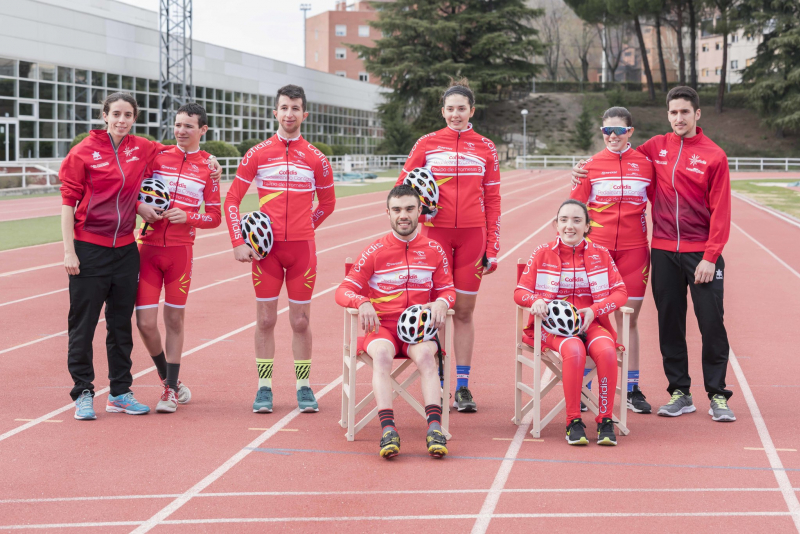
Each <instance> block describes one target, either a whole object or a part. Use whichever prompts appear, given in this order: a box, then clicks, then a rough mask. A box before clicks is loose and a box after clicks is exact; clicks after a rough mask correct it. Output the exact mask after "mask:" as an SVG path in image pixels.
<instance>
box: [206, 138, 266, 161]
mask: <svg viewBox="0 0 800 534" xmlns="http://www.w3.org/2000/svg"><path fill="white" fill-rule="evenodd" d="M261 141H263V139H260V138H258V137H251V138H250V139H245V140H244V141H242V142H241V143H239V144H238V145H236V148H237V149H238V150H239V155H240V156H244V155H245V154H247V151H248V150H250V149H251V148H253V147H254V146H256V145H257V144H258V143H260V142H261ZM214 155H215V156H216V154H214Z"/></svg>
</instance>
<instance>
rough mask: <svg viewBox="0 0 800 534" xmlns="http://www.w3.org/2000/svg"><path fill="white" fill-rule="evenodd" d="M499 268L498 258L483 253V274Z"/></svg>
mask: <svg viewBox="0 0 800 534" xmlns="http://www.w3.org/2000/svg"><path fill="white" fill-rule="evenodd" d="M496 270H497V258H487V257H486V254H484V255H483V274H484V275H487V274H492V273H493V272H495V271H496Z"/></svg>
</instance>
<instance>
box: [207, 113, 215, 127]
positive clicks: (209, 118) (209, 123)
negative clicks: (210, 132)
mask: <svg viewBox="0 0 800 534" xmlns="http://www.w3.org/2000/svg"><path fill="white" fill-rule="evenodd" d="M208 127H209V128H213V127H214V116H213V115H209V116H208Z"/></svg>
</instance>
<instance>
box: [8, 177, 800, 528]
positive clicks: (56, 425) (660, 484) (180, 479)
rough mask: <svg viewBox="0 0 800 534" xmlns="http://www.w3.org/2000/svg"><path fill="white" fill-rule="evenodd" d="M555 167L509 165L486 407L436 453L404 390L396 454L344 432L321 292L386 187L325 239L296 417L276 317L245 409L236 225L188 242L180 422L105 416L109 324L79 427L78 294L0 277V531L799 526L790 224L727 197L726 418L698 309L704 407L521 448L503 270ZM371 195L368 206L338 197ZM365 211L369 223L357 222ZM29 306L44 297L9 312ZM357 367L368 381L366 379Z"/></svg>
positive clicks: (650, 317) (46, 272) (284, 334)
mask: <svg viewBox="0 0 800 534" xmlns="http://www.w3.org/2000/svg"><path fill="white" fill-rule="evenodd" d="M565 174H566V172H565V171H552V170H551V171H541V172H540V171H534V172H511V173H507V174H506V175H504V177H503V178H504V185H503V186H502V192H503V211H504V214H505V215H504V217H503V234H502V243H501V244H502V251H501V252H502V253H503V254H508V255H507V256H506V257H505V259H504V260H503V262H502V263H501V266H500V269H499V270H498V272H497V273H496V274H494V275H492V276H489V277H487V278H486V279H485V281H484V286H485V287H484V288H483V289H482V290H481V294H480V295H481V296H480V298H479V304H478V308H477V311H476V319H477V333H476V350H475V358H474V359H475V361H474V365H473V371H472V380H471V382H470V387H471V389H472V391H473V393H474V394H475V396H476V400H477V402H478V404H479V408H480V411H479V412H478V413H477V414H470V415H467V414H458V413H455V412H454V413H452V414H451V432H452V434H453V439H452V440H451V441H450V443H449V444H448V447H449V449H450V456H449V457H447V458H446V459H444V460H442V461H435V460H432V459H430V458H429V457H428V456H427V454H426V453H425V447H424V435H425V434H424V432H425V424H424V421H423V420H422V418H420V417H419V416H418V415H416V414H415V413H413V412H412V411H411V409H410V408H407V407H406V406H404V405H403V404H402V403H400V402H397V403H396V404H395V409H396V413H397V422H398V426H399V429H400V433H401V435H402V439H403V447H402V454H401V455H400V456H399V457H398V458H396V459H395V460H393V461H391V462H387V461H384V460H382V459H380V458H379V457H378V455H377V441H378V437H379V436H378V434H379V430H378V428H379V427H378V423H377V421H375V422H373V423H372V424H371V425H369V426H368V427H367V428H366V429H364V430H363V431H362V432H361V433H359V434H358V435H357V436H356V438H357V439H356V441H355V442H350V443H348V442H347V441H346V440H345V438H344V430H343V429H341V428H340V427H339V425H338V424H337V421H338V419H339V402H340V392H339V379H340V374H341V360H340V358H341V339H342V338H341V336H342V323H341V316H342V312H341V309H340V308H339V307H338V306H336V304H335V303H334V301H333V294H332V291H328V290H330V289H331V288H335V287H336V285H337V284H338V283H339V281H340V280H341V272H342V264H343V262H344V258H345V257H347V256H354V255H356V254H358V253H359V252H360V251H361V250H362V249H363V247H364V246H365V245H366V244H367V243H368V242H369V241H370V240H371V239H374V238H371V237H369V236H372V235H374V234H377V233H379V232H382V231H385V230H387V229H388V225H387V224H386V222H385V220H384V219H383V218H382V217H381V216H380V213H381V211H382V210H381V205H380V204H376V203H377V202H380V201H382V200H383V198H385V197H384V195H385V193H373V194H366V195H360V196H355V197H347V198H343V199H341V200H340V201H339V202H338V204H337V208H338V210H339V211H337V212H335V213H334V215H332V216H331V218H330V219H329V220H328V221H326V223H325V225H324V226H323V228H322V229H321V230H320V232H319V233H318V237H317V249H318V251H320V256H319V274H318V281H317V285H316V292H317V294H318V295H319V298H316V299H315V301H314V304H313V305H312V310H313V313H312V324H313V331H314V346H315V349H314V365H313V367H312V385H313V386H314V389H315V391H316V392H317V396H318V398H319V399H320V412H319V413H318V414H297V412H296V410H295V406H296V404H295V393H294V387H293V386H294V377H293V367H292V361H291V352H290V350H289V341H290V333H289V325H288V322H287V320H286V318H285V317H280V318H279V324H278V329H277V337H278V339H277V346H278V347H279V349H278V354H277V355H276V356H277V357H276V363H275V371H274V378H275V386H274V389H275V400H276V406H275V412H274V413H272V414H268V415H267V414H253V413H252V412H251V409H250V406H251V404H252V401H253V397H254V394H255V390H256V373H255V365H254V361H253V358H254V357H253V349H252V344H253V337H252V327H250V328H246V327H247V325H250V324H251V323H252V321H253V320H254V315H255V314H254V308H255V306H254V304H253V302H254V299H253V290H252V288H251V282H250V277H249V268H248V266H244V265H240V264H237V263H236V262H234V261H233V258H232V257H231V256H232V255H231V253H230V242H229V239H228V237H227V232H224V233H219V234H218V235H210V234H214V233H217V232H222V230H224V229H217V230H215V231H212V232H207V233H206V234H205V235H209V237H206V238H203V239H200V240H198V241H197V244H196V245H195V258H196V259H197V262H196V263H195V269H194V280H193V282H192V284H193V286H192V296H191V298H190V299H189V305H188V307H187V317H186V325H187V326H186V327H187V335H186V344H185V345H186V347H185V350H186V355H185V356H186V359H185V361H184V365H183V366H182V373H181V375H182V376H181V378H182V379H183V380H184V381H185V382H186V383H187V384H188V385H189V386H190V387H191V388H192V391H193V394H194V396H193V399H192V401H191V403H190V404H188V405H186V406H181V407H180V409H179V410H178V412H177V413H176V414H174V415H170V416H166V415H161V414H150V415H147V416H139V417H135V416H127V415H122V414H107V413H106V412H104V411H102V408H103V403H104V402H105V400H106V394H107V391H104V392H101V388H104V387H105V386H107V380H106V379H105V378H103V377H104V376H105V375H106V374H107V369H106V362H105V348H104V338H103V337H104V332H103V329H102V325H101V328H99V329H98V333H97V336H96V338H95V354H96V358H95V365H96V373H97V376H98V379H97V381H96V387H97V389H98V395H97V399H96V401H97V402H96V403H95V408H96V409H98V420H97V421H94V422H79V421H75V420H74V419H73V418H72V414H73V410H72V406H71V403H70V402H69V396H68V392H69V389H70V378H69V374H68V373H67V370H66V365H65V363H66V362H65V357H64V356H65V354H66V341H67V340H66V336H65V335H55V336H54V334H58V333H59V332H61V331H63V330H65V329H66V312H67V307H68V298H67V294H66V292H65V291H60V292H57V291H58V290H59V289H63V288H64V287H65V286H66V277H65V275H64V274H63V270H62V268H61V267H43V268H40V269H36V270H29V271H26V272H22V273H18V274H10V275H6V276H0V324H2V325H3V328H2V331H0V376H2V377H3V385H4V387H2V388H0V406H2V407H3V412H2V413H3V415H2V416H0V480H2V481H3V484H2V487H0V531H2V530H4V529H9V530H10V529H11V528H15V529H17V528H25V527H26V526H27V527H28V528H32V527H33V526H34V525H37V526H39V528H44V529H45V530H51V531H60V530H65V529H71V530H72V531H74V530H76V529H80V531H87V532H131V531H134V530H135V529H137V528H139V531H140V532H144V531H147V529H150V528H152V530H153V531H155V532H169V531H176V532H177V531H186V529H187V527H188V529H190V531H192V532H197V531H200V532H220V531H223V532H263V531H269V532H284V531H306V532H307V531H326V532H368V531H369V532H374V531H410V530H412V529H420V530H421V529H431V528H433V529H436V530H441V531H444V532H463V531H468V530H473V532H484V531H486V530H487V529H488V530H489V531H493V532H501V531H502V532H506V533H508V532H531V531H545V530H546V531H559V532H560V531H565V532H574V531H576V530H577V531H592V530H597V529H603V530H609V529H613V530H615V531H624V530H630V529H637V530H640V531H643V532H655V531H659V532H660V531H668V530H669V531H676V530H679V531H707V530H710V529H711V528H712V527H711V525H713V529H714V530H715V531H729V532H756V531H762V532H765V531H770V532H795V531H797V527H796V525H800V506H799V505H798V503H797V497H796V493H795V490H794V489H792V488H793V487H794V488H796V487H798V486H800V456H798V452H796V451H794V450H793V449H794V448H795V447H796V445H795V440H794V429H796V428H798V423H799V422H800V421H798V415H797V414H796V413H795V411H794V410H793V409H792V406H793V402H792V400H793V399H794V397H795V396H796V392H797V388H798V387H800V378H798V377H800V361H798V359H797V358H796V357H795V354H794V347H793V346H792V347H791V348H790V344H789V338H790V334H789V332H791V329H792V328H794V323H795V322H796V319H795V320H792V319H791V317H792V316H793V315H792V314H791V312H790V311H788V312H785V311H783V310H781V309H777V310H776V307H775V305H774V304H773V303H774V302H776V301H778V299H781V297H783V296H790V295H797V294H798V292H799V291H800V251H798V250H797V248H796V247H794V246H789V244H792V243H797V242H799V241H800V227H797V226H794V225H792V224H791V223H790V222H787V221H783V220H780V219H778V218H776V217H775V216H774V215H771V214H769V213H766V212H764V211H761V210H758V209H757V208H755V207H753V206H751V205H749V204H746V203H744V202H742V201H740V200H738V199H734V201H733V202H734V211H733V220H734V223H735V226H734V228H733V230H732V233H731V240H730V242H729V244H728V245H727V247H726V248H725V254H724V255H725V259H726V264H727V270H726V277H727V278H728V280H727V282H726V287H727V295H726V304H727V323H726V324H727V328H728V333H729V337H730V341H731V346H732V349H733V352H734V354H735V358H733V357H732V362H731V366H730V367H729V373H728V381H729V383H730V388H731V389H732V390H733V391H734V397H733V398H732V401H731V407H732V408H733V409H734V410H735V411H736V415H737V417H738V421H737V422H736V423H728V424H721V423H713V422H712V421H711V420H710V417H709V416H708V415H706V410H707V401H706V399H705V395H704V394H703V391H702V387H701V384H702V373H701V369H700V357H699V351H700V342H699V335H698V333H697V328H696V326H695V324H696V323H695V322H694V319H693V318H692V316H691V315H690V316H689V329H688V330H689V347H690V354H691V366H690V370H691V372H692V376H693V377H694V379H695V384H696V386H695V388H694V390H693V391H694V393H696V395H695V403H696V405H697V406H698V411H697V412H696V413H694V414H688V415H684V416H682V417H680V418H677V419H667V418H660V417H657V416H655V415H636V414H631V416H630V417H629V419H628V422H629V427H630V429H631V434H630V435H629V436H626V437H620V438H619V442H620V444H619V446H618V447H616V448H602V447H598V446H596V445H590V446H588V447H585V448H572V447H569V446H567V445H566V443H565V442H564V438H563V427H561V425H560V424H559V423H558V422H554V423H553V424H552V425H550V426H548V427H547V428H546V429H545V430H544V432H543V436H542V440H540V441H522V439H523V438H528V439H530V438H531V436H530V434H529V433H528V432H527V431H528V430H529V425H527V426H523V427H519V428H518V427H516V426H514V425H512V424H511V423H510V419H511V417H512V415H513V389H512V384H513V352H512V344H513V327H514V319H513V317H514V315H513V314H514V306H513V301H512V293H513V288H514V285H515V269H513V268H512V267H513V263H515V262H516V259H517V258H519V257H527V256H528V255H529V254H530V251H531V250H532V248H533V247H534V246H535V245H537V244H539V243H542V242H544V241H547V240H548V239H550V237H551V236H552V232H551V231H550V230H549V228H547V229H545V230H542V231H541V232H539V233H537V234H536V235H534V236H533V237H532V238H530V239H528V238H529V236H530V235H531V234H532V233H533V232H535V231H536V230H537V229H539V228H540V227H542V226H543V225H544V224H545V223H546V222H547V221H549V220H551V219H552V217H553V215H554V213H555V209H556V207H557V205H558V204H559V203H560V201H561V200H562V199H563V198H564V197H565V196H566V193H567V188H568V186H567V183H566V179H565ZM748 176H750V177H753V176H754V175H753V174H748ZM523 188H526V189H523ZM548 193H550V194H549V195H548V196H544V195H547V194H548ZM539 197H543V198H541V199H539V200H536V201H533V200H534V199H537V198H539ZM6 202H11V201H6ZM6 202H3V203H2V204H0V207H2V206H3V205H5V204H6ZM362 204H370V205H367V206H365V207H364V208H362V209H349V210H346V209H345V208H349V207H356V206H359V205H362ZM370 215H376V217H375V218H374V219H367V220H365V221H361V222H352V221H355V220H357V219H362V218H364V217H368V216H370ZM348 222H352V223H351V224H348ZM337 224H342V226H335V225H337ZM745 232H746V234H745ZM356 240H358V241H356ZM354 241H356V242H354ZM347 243H349V244H347ZM517 245H521V246H520V247H519V248H518V249H517V250H515V251H513V252H510V251H511V249H512V248H513V247H515V246H517ZM765 249H768V250H769V251H771V252H772V253H773V254H775V255H776V256H777V257H778V258H776V257H773V256H772V255H771V254H770V253H769V252H767V251H766V250H765ZM60 250H61V249H60V247H59V246H58V245H50V246H40V247H34V248H30V249H22V250H17V251H9V252H6V253H2V254H0V265H2V267H0V274H3V273H9V272H13V271H18V270H25V269H32V268H34V267H39V266H42V265H49V264H53V263H59V261H60V260H61V253H60ZM216 252H221V253H220V254H216V255H212V256H208V257H206V258H202V259H200V258H201V257H202V256H205V255H208V254H214V253H216ZM509 252H510V253H509ZM781 262H783V263H781ZM235 277H238V278H235ZM212 284H216V285H212ZM50 292H54V293H51V294H47V295H43V294H44V293H50ZM37 295H43V296H37ZM28 297H36V298H30V299H28V300H23V301H21V302H15V301H18V300H20V299H26V298H28ZM765 297H766V298H765ZM776 297H777V298H776ZM781 300H785V299H781ZM281 302H282V305H283V303H285V299H283V297H282V301H281ZM645 302H646V304H645V306H644V311H643V313H642V317H641V319H640V329H641V332H642V366H641V367H642V369H641V376H642V388H643V390H644V391H645V393H646V394H647V395H648V400H649V401H650V402H651V403H652V404H653V405H654V406H656V407H657V406H658V405H660V404H662V403H664V402H666V400H667V395H666V392H665V388H666V380H665V378H664V374H663V371H662V369H661V361H660V357H659V352H658V341H657V331H656V324H655V310H654V306H653V304H652V301H651V300H650V298H649V297H648V299H647V300H646V301H645ZM790 309H791V308H790ZM237 330H238V332H237ZM46 336H52V337H46ZM42 339H43V340H42ZM40 340H41V341H40ZM137 341H138V340H137ZM20 345H24V346H20ZM133 357H134V369H133V370H134V373H141V375H140V376H138V377H137V378H136V380H135V381H134V390H135V391H136V394H137V398H139V400H141V401H143V402H145V403H147V404H149V405H150V406H151V407H153V406H154V405H155V403H156V402H157V398H158V394H159V388H157V387H156V385H157V380H156V379H155V373H154V372H153V371H152V370H151V369H150V368H151V361H150V358H149V357H148V356H147V354H146V352H145V351H144V349H143V347H142V346H141V344H140V343H137V344H136V346H135V348H134V355H133ZM148 370H149V371H148ZM358 376H359V384H360V390H361V391H362V392H366V391H367V390H368V388H369V381H370V377H369V375H368V372H367V371H366V370H362V371H360V373H359V375H358ZM743 379H744V380H745V381H746V384H745V382H743V381H742V380H743ZM749 392H752V393H751V394H749ZM556 398H557V395H552V397H551V398H550V400H549V402H548V404H549V405H552V404H553V403H555V402H556ZM546 407H547V406H546ZM759 413H760V415H758V414H759ZM754 414H755V415H754ZM20 419H32V420H34V421H33V422H26V421H21V420H20ZM560 419H561V416H559V417H558V419H557V421H560ZM585 420H586V422H587V424H588V426H589V429H590V430H593V429H594V425H593V424H592V422H591V421H590V418H589V417H586V418H585ZM512 439H513V440H514V441H511V440H512ZM748 448H749V449H756V450H749V449H748ZM763 448H766V449H767V450H766V451H764V450H757V449H763ZM775 448H778V449H792V450H790V451H777V452H776V451H775V450H774V449H775ZM254 449H255V450H254ZM504 458H505V460H504ZM781 483H782V484H783V485H782V487H781V486H779V484H781ZM790 512H792V513H794V514H795V515H794V516H792V515H790ZM603 514H617V515H616V516H615V517H608V518H605V519H603V518H601V516H602V515H603ZM793 519H794V520H793ZM432 520H433V521H434V522H431V521H432ZM603 525H606V526H603Z"/></svg>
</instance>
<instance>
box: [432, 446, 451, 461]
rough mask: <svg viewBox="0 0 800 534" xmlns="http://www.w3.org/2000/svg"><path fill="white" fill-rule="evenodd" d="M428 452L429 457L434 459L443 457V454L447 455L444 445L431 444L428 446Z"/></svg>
mask: <svg viewBox="0 0 800 534" xmlns="http://www.w3.org/2000/svg"><path fill="white" fill-rule="evenodd" d="M428 454H430V455H431V457H433V458H436V459H439V458H444V457H445V456H447V447H445V446H444V445H433V446H431V447H428Z"/></svg>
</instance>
